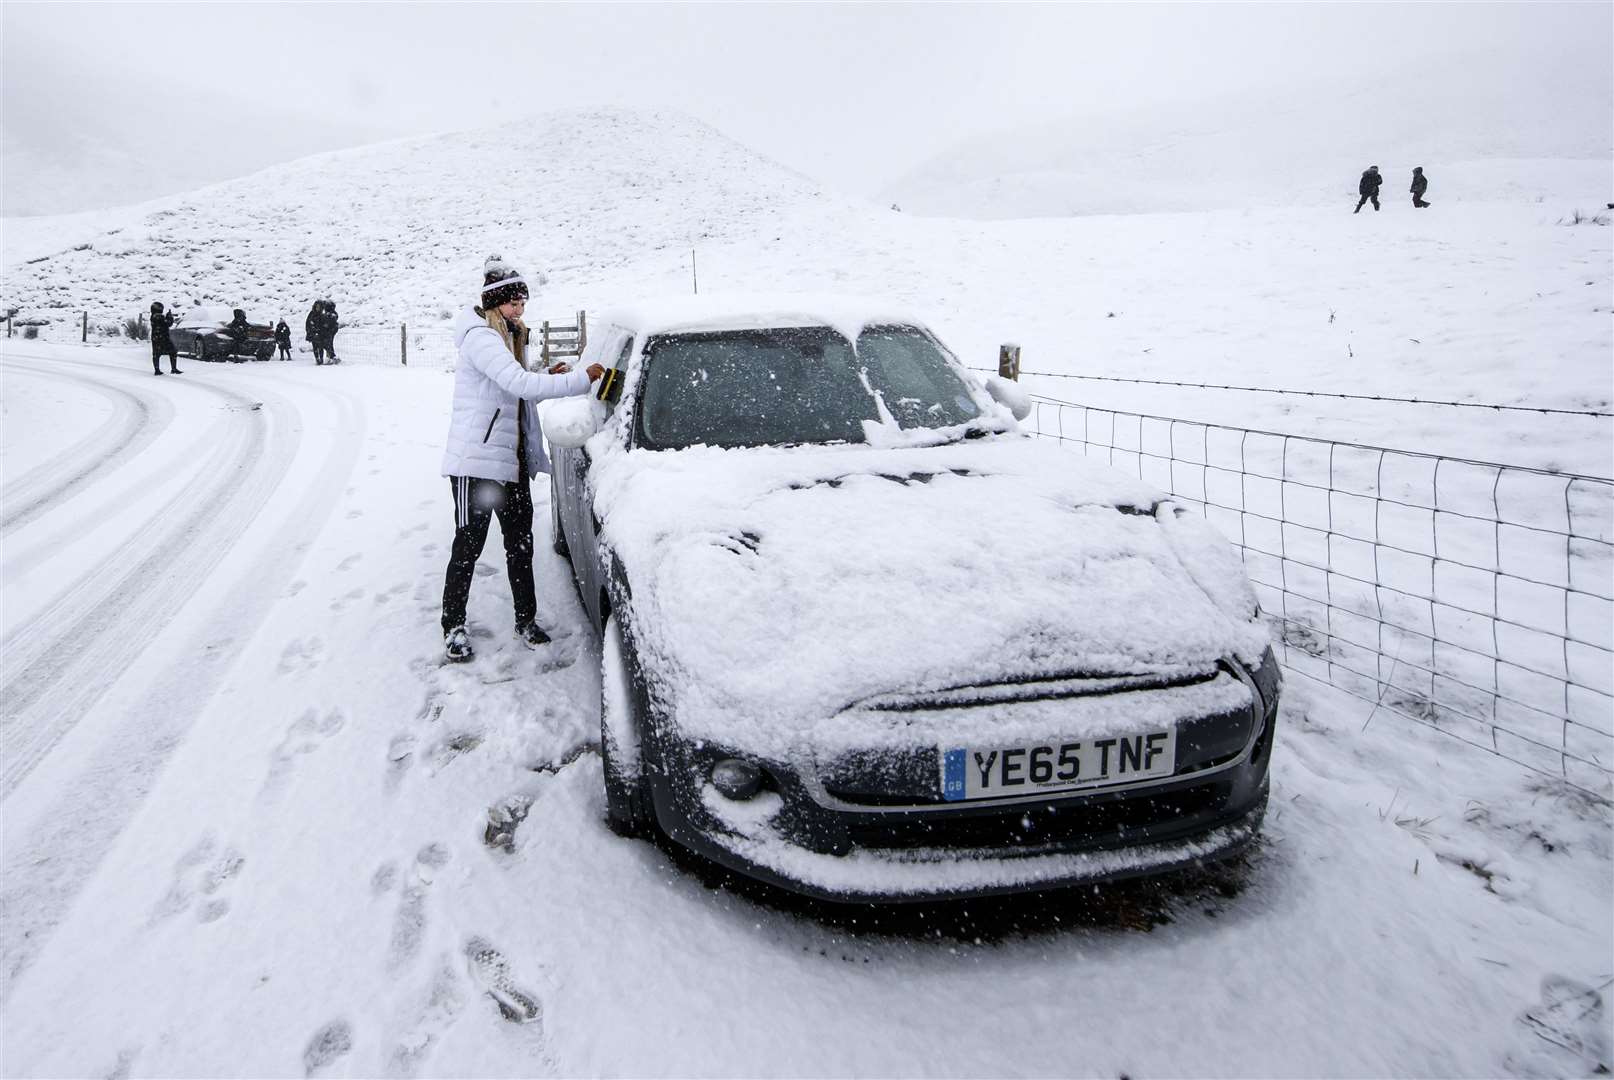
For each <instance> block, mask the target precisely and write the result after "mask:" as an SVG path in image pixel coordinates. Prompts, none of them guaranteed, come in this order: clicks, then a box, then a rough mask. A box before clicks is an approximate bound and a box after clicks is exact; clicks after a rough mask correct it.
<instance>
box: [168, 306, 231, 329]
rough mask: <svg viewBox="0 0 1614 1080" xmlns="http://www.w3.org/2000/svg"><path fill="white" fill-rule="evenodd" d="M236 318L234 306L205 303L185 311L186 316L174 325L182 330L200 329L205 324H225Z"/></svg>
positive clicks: (211, 325) (209, 325)
mask: <svg viewBox="0 0 1614 1080" xmlns="http://www.w3.org/2000/svg"><path fill="white" fill-rule="evenodd" d="M234 318H235V309H234V308H228V307H217V306H213V305H203V306H201V307H193V308H191V309H190V310H189V311H187V312H186V313H185V317H184V318H183V319H181V320H180V321H179V322H177V323H175V324H174V325H176V326H177V327H179V328H180V329H181V330H190V329H200V328H201V327H204V326H208V327H213V326H223V325H224V324H225V323H227V322H229V321H231V320H232V319H234Z"/></svg>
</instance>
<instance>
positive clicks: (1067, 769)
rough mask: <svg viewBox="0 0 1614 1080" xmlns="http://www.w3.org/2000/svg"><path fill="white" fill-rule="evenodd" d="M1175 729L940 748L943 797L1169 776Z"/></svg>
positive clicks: (996, 795) (1006, 793)
mask: <svg viewBox="0 0 1614 1080" xmlns="http://www.w3.org/2000/svg"><path fill="white" fill-rule="evenodd" d="M1176 768H1177V729H1176V728H1167V729H1166V730H1164V731H1146V732H1142V733H1140V734H1135V735H1115V736H1109V737H1106V738H1102V739H1070V740H1068V741H1064V742H1046V743H1029V744H1025V745H1021V746H999V747H993V748H975V747H964V748H959V747H945V746H944V747H942V754H941V769H942V798H944V799H945V800H947V801H948V802H962V801H964V800H966V799H1001V798H1006V797H1008V796H1012V795H1032V794H1039V793H1042V792H1051V791H1075V790H1079V789H1081V788H1091V787H1104V786H1106V785H1109V784H1123V783H1131V782H1133V781H1136V780H1147V779H1150V778H1151V777H1158V776H1170V775H1171V774H1172V773H1173V772H1174V771H1176Z"/></svg>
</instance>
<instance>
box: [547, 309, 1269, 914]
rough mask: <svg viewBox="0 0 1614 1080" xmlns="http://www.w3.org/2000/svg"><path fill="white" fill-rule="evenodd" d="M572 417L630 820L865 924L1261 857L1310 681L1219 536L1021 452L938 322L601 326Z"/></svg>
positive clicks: (1174, 510) (740, 316)
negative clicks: (1294, 718) (1283, 652)
mask: <svg viewBox="0 0 1614 1080" xmlns="http://www.w3.org/2000/svg"><path fill="white" fill-rule="evenodd" d="M590 331H591V342H590V345H589V349H588V352H587V353H586V354H585V356H584V362H585V363H588V362H599V363H601V364H602V365H603V366H605V367H606V368H607V369H609V370H608V374H607V376H606V378H605V379H604V380H602V384H601V385H602V387H603V389H602V390H601V392H600V393H601V394H603V395H604V396H605V397H607V398H614V400H601V399H600V396H599V395H596V396H595V397H590V398H574V399H569V400H566V401H562V402H556V403H553V404H552V405H550V406H547V407H546V412H545V421H544V424H545V430H546V432H547V434H548V437H549V439H550V442H551V444H552V446H553V447H554V459H555V465H554V472H553V473H552V476H551V485H552V486H551V505H552V507H553V514H554V538H555V540H554V542H555V547H556V551H557V552H559V553H561V554H563V555H566V556H567V557H568V558H569V561H570V563H571V568H572V572H573V577H574V579H575V581H576V583H577V586H578V590H579V593H580V595H581V598H582V601H583V604H584V606H585V607H586V608H587V610H588V613H589V616H590V618H591V620H592V622H593V624H594V626H595V627H596V628H597V629H598V630H599V632H600V633H601V635H602V649H601V652H602V656H603V666H604V672H603V687H604V692H603V697H604V701H603V703H602V710H601V712H602V724H601V728H602V730H601V744H602V752H603V756H604V774H605V789H606V790H605V794H606V809H607V817H608V820H609V823H610V824H611V826H612V827H613V828H614V829H615V830H616V831H617V832H619V833H623V834H629V835H632V834H644V833H647V832H649V831H651V830H653V829H660V830H662V831H663V832H665V833H666V834H667V835H668V836H669V837H671V838H672V839H673V840H675V841H677V842H679V843H681V844H683V845H685V846H687V847H689V848H691V849H693V850H694V851H696V852H698V853H700V854H702V855H704V856H706V857H708V858H710V859H712V860H715V861H716V862H718V863H721V864H724V865H726V866H728V867H730V868H732V869H734V870H736V871H739V872H741V873H743V874H746V875H751V876H753V877H757V878H760V879H763V880H766V881H770V882H772V883H774V884H777V885H782V886H784V887H786V888H789V889H791V890H795V891H798V892H802V893H807V894H810V895H814V896H818V897H822V898H828V899H833V900H844V901H858V902H869V901H891V900H916V899H923V898H933V897H941V896H957V895H975V894H987V893H999V892H1011V891H1019V890H1030V889H1040V888H1046V887H1051V886H1061V885H1069V884H1074V883H1078V882H1091V881H1096V880H1101V879H1114V878H1121V877H1128V876H1134V875H1141V874H1149V873H1155V872H1162V871H1166V870H1169V869H1174V868H1178V867H1182V866H1185V865H1190V864H1198V863H1203V862H1206V861H1210V860H1213V859H1216V858H1219V857H1223V856H1227V855H1230V854H1232V853H1234V852H1237V851H1239V850H1240V849H1241V848H1243V847H1244V846H1245V845H1247V844H1248V843H1249V842H1250V841H1251V840H1252V839H1253V838H1254V836H1255V835H1256V832H1257V830H1258V829H1259V827H1260V823H1261V820H1262V817H1263V814H1264V812H1265V808H1266V802H1267V790H1268V788H1267V771H1268V762H1269V756H1270V753H1271V748H1272V738H1273V725H1274V722H1275V720H1276V717H1277V706H1278V691H1279V681H1280V680H1279V672H1278V669H1277V664H1276V661H1275V660H1274V659H1273V656H1272V653H1271V650H1270V648H1269V642H1268V637H1267V633H1266V630H1265V628H1264V626H1263V623H1262V622H1261V621H1260V618H1259V612H1258V608H1257V605H1256V602H1255V598H1254V594H1253V592H1252V590H1251V588H1250V586H1249V583H1248V581H1247V579H1246V578H1245V575H1244V572H1243V569H1242V564H1241V563H1240V561H1239V559H1238V556H1237V554H1236V553H1235V552H1234V551H1233V550H1232V548H1231V547H1230V546H1229V545H1228V543H1227V542H1226V541H1225V540H1224V539H1223V538H1222V537H1221V536H1220V534H1218V533H1217V532H1215V531H1214V529H1212V528H1211V526H1210V525H1209V524H1208V523H1207V522H1206V521H1205V520H1204V519H1203V517H1202V516H1200V515H1199V514H1198V513H1196V512H1194V511H1192V510H1190V509H1188V508H1185V507H1183V506H1179V505H1175V504H1174V503H1172V502H1171V501H1169V500H1167V499H1166V498H1165V497H1163V496H1162V495H1161V494H1160V493H1159V492H1157V491H1155V490H1153V489H1151V488H1150V487H1148V486H1147V485H1145V484H1143V483H1141V482H1139V481H1137V480H1134V479H1132V478H1129V477H1127V476H1125V475H1123V474H1121V473H1119V472H1116V471H1113V470H1111V469H1108V468H1105V467H1103V466H1101V465H1098V464H1096V463H1093V462H1090V461H1088V460H1087V459H1086V458H1084V457H1082V456H1080V455H1077V454H1074V453H1071V452H1070V451H1068V450H1062V449H1060V448H1058V447H1057V446H1055V445H1053V444H1051V443H1049V442H1047V441H1044V440H1040V439H1036V438H1033V437H1031V436H1029V435H1026V434H1024V433H1021V432H1019V431H1018V430H1017V427H1016V414H1018V415H1019V416H1020V417H1021V418H1023V417H1024V415H1025V410H1027V409H1028V408H1029V399H1027V398H1026V397H1025V396H1024V394H1023V393H1022V392H1021V391H1020V390H1019V388H1018V387H1017V386H1015V385H1014V384H1012V383H1008V382H1005V381H1003V380H999V379H995V378H993V379H987V380H981V379H979V378H978V377H977V376H975V375H972V374H971V373H970V372H969V371H968V370H966V369H965V368H964V367H963V366H962V365H960V364H959V362H958V361H957V359H956V358H955V357H954V356H953V355H952V354H951V353H950V352H949V351H948V350H947V349H946V347H945V346H943V345H942V343H941V342H940V341H939V340H938V339H937V338H936V337H935V336H934V335H933V334H932V333H931V332H930V331H929V330H927V329H926V328H925V326H924V325H923V324H922V323H920V322H919V321H917V320H915V319H914V318H912V317H911V316H909V315H907V314H905V313H903V312H901V311H900V310H894V309H893V308H891V307H888V306H885V305H878V304H872V303H865V302H859V301H854V300H847V299H837V298H820V299H812V298H799V297H775V298H768V297H760V298H734V299H722V298H707V297H699V298H683V299H679V300H676V301H666V302H657V303H648V304H645V305H642V306H639V307H636V308H633V309H625V310H620V311H615V312H610V313H607V314H606V315H605V317H604V318H603V319H601V320H600V321H599V322H597V323H591V324H590Z"/></svg>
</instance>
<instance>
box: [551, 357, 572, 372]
mask: <svg viewBox="0 0 1614 1080" xmlns="http://www.w3.org/2000/svg"><path fill="white" fill-rule="evenodd" d="M570 370H572V365H570V364H568V363H567V362H566V361H564V360H559V361H556V362H555V363H554V364H551V365H550V367H549V373H550V374H551V375H564V374H566V373H567V372H568V371H570Z"/></svg>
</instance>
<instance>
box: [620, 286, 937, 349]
mask: <svg viewBox="0 0 1614 1080" xmlns="http://www.w3.org/2000/svg"><path fill="white" fill-rule="evenodd" d="M603 318H604V321H605V322H607V323H609V324H610V325H612V326H619V327H621V328H622V329H624V330H630V331H632V332H633V333H634V334H636V335H638V334H642V335H644V336H647V337H648V336H653V335H656V334H679V333H683V334H688V333H701V332H705V331H714V330H767V329H773V328H784V327H797V326H829V327H834V328H835V329H836V330H838V331H840V332H841V333H842V334H843V335H845V336H846V337H847V338H848V339H849V340H853V341H855V340H857V336H858V334H859V333H860V332H861V331H862V330H863V328H864V327H866V326H888V325H906V326H924V325H925V323H924V321H923V320H922V319H919V318H918V317H917V316H915V315H914V314H913V313H912V312H911V311H908V310H906V309H904V308H903V306H902V305H900V304H896V303H892V302H890V301H886V300H880V299H878V298H865V297H854V296H836V295H832V294H827V293H716V294H711V295H707V296H671V297H663V298H654V299H647V300H644V301H641V302H638V303H633V304H625V305H622V306H619V307H613V308H611V309H610V310H608V311H606V312H604V313H603Z"/></svg>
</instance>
